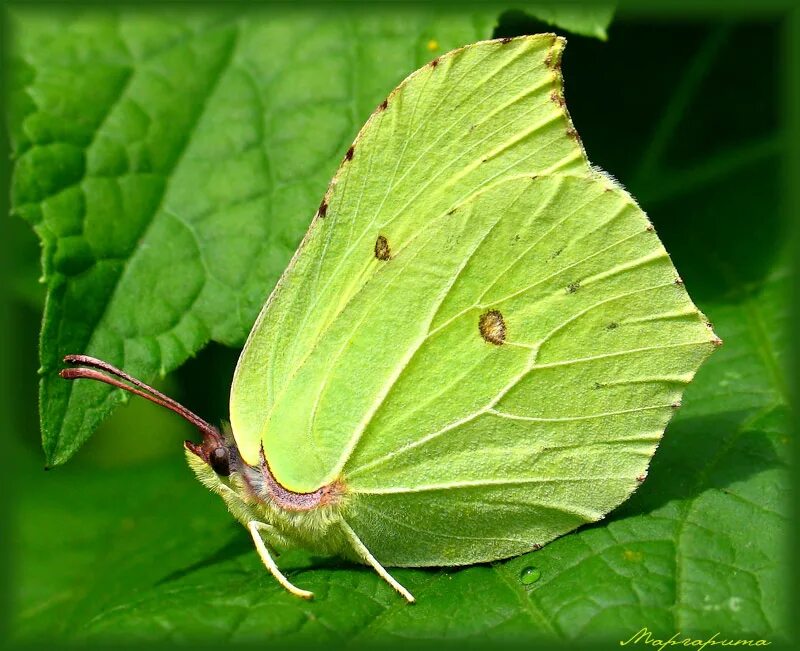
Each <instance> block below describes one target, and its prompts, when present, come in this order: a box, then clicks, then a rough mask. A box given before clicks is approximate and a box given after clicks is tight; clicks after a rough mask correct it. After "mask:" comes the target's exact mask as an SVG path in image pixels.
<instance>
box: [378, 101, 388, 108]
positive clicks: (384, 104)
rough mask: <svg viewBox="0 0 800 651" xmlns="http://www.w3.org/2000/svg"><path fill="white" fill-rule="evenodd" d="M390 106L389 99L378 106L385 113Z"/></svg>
mask: <svg viewBox="0 0 800 651" xmlns="http://www.w3.org/2000/svg"><path fill="white" fill-rule="evenodd" d="M388 106H389V100H388V99H385V100H383V101H382V102H381V103H380V106H378V108H379V109H380V110H381V111H385V110H386V109H387V108H388Z"/></svg>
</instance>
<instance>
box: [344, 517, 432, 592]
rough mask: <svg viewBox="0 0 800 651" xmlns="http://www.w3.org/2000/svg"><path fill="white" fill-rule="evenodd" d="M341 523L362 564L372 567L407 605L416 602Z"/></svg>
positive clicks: (346, 525) (353, 533) (354, 533)
mask: <svg viewBox="0 0 800 651" xmlns="http://www.w3.org/2000/svg"><path fill="white" fill-rule="evenodd" d="M341 523H342V528H343V529H344V532H345V533H346V534H347V537H348V538H349V539H350V542H352V543H353V547H355V550H356V552H357V553H358V555H359V556H360V557H361V558H362V559H363V560H364V562H365V563H367V565H370V566H372V569H374V570H375V571H376V572H377V573H378V576H380V577H381V578H382V579H383V580H384V581H386V583H388V584H389V585H390V586H392V587H393V588H394V589H395V590H397V591H398V592H399V593H400V594H401V595H403V597H405V599H406V601H408V603H410V604H413V603H414V601H416V600H415V599H414V595H412V594H411V593H410V592H409V591H408V590H406V589H405V588H404V587H403V586H402V585H400V584H399V583H398V582H397V581H396V580H395V579H394V578H393V577H392V575H391V574H389V573H388V572H387V571H386V568H384V567H383V565H381V564H380V563H379V562H378V561H377V559H376V558H375V557H374V556H373V555H372V554H370V552H369V550H368V549H367V547H366V545H364V543H363V542H361V539H360V538H359V537H358V536H357V535H356V532H355V531H353V530H352V529H351V528H350V525H349V524H347V523H346V522H345V521H344V520H342V521H341Z"/></svg>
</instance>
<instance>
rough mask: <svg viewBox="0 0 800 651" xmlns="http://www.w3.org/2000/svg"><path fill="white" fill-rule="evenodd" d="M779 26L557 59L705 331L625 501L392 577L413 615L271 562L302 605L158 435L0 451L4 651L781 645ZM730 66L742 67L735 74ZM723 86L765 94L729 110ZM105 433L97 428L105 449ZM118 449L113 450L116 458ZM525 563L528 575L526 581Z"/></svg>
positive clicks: (372, 583) (626, 42)
mask: <svg viewBox="0 0 800 651" xmlns="http://www.w3.org/2000/svg"><path fill="white" fill-rule="evenodd" d="M777 36H778V32H777V30H776V29H775V27H774V26H769V25H765V24H747V25H742V26H740V27H738V28H736V29H732V30H728V31H724V30H722V31H718V30H715V29H709V28H708V27H707V26H703V25H694V26H692V27H686V26H685V25H681V26H674V25H673V26H670V25H664V24H662V23H659V24H646V25H643V24H642V23H641V22H636V23H634V24H627V25H626V24H620V26H619V30H618V31H617V33H616V34H615V38H614V39H613V40H612V41H611V42H610V43H609V44H600V43H597V42H595V41H587V42H586V43H583V44H582V43H580V42H579V41H578V40H575V41H573V42H571V43H570V46H569V48H568V55H567V57H566V59H565V66H566V71H565V75H566V77H567V79H568V80H569V85H568V88H567V93H568V101H569V105H570V109H571V113H572V115H573V117H574V119H575V122H576V124H577V126H578V128H579V130H580V132H581V135H582V136H583V139H584V142H585V143H586V145H587V149H588V151H589V152H590V153H591V154H592V158H593V160H594V161H595V162H597V163H599V164H600V165H602V166H603V167H605V168H606V169H608V170H609V171H611V172H613V173H614V174H615V175H617V176H618V177H619V178H620V179H623V180H629V179H630V189H631V191H632V192H633V194H634V195H635V196H637V198H639V199H640V201H641V203H642V205H643V206H644V207H645V208H646V209H647V211H648V213H649V215H650V216H651V218H653V220H654V221H655V223H656V227H657V230H658V233H659V236H660V237H661V238H662V239H663V241H664V243H665V246H666V248H667V250H668V251H670V253H671V256H672V258H673V261H674V263H675V266H676V267H677V268H678V270H679V271H680V272H681V275H682V277H683V279H684V280H685V283H686V287H687V288H688V289H689V291H690V294H691V295H692V298H693V299H694V300H695V301H696V302H697V304H698V305H699V306H700V307H701V309H703V311H704V312H705V313H706V314H707V315H708V316H709V318H710V319H711V320H712V321H713V323H714V327H715V330H716V331H717V333H718V334H719V335H720V336H721V337H722V338H723V339H724V340H725V344H724V346H723V347H722V349H721V350H720V351H718V352H717V353H715V354H714V355H713V356H712V357H711V359H710V360H709V361H708V363H707V364H705V365H704V366H703V368H702V369H701V371H700V372H699V373H698V375H697V377H696V379H695V380H694V382H693V383H692V384H691V385H690V387H689V389H688V390H687V392H686V393H685V395H684V404H683V407H682V408H681V409H680V410H679V412H678V414H677V415H676V417H675V418H674V419H673V421H672V422H671V424H670V426H669V427H668V429H667V432H666V434H665V438H664V440H663V442H662V444H661V446H660V447H659V450H658V451H657V453H656V455H655V457H654V460H653V464H652V466H651V470H650V473H649V477H648V479H647V481H645V482H644V484H643V485H642V487H641V488H640V489H639V491H638V492H637V493H636V494H635V495H634V497H633V498H632V499H631V500H629V501H628V502H626V503H625V505H624V506H623V507H621V508H620V509H618V510H617V511H615V512H613V513H612V514H611V515H610V516H609V517H608V518H607V519H606V520H605V521H603V522H601V523H599V524H596V525H593V526H591V527H587V528H584V529H581V530H579V531H578V532H576V533H574V534H570V535H568V536H565V537H563V538H560V539H558V540H557V541H555V542H553V543H551V544H549V545H547V546H546V547H545V548H544V549H542V550H540V551H538V552H534V553H532V554H529V555H526V556H523V557H519V558H516V559H513V560H511V561H508V562H505V563H496V564H493V565H491V566H474V567H469V568H465V569H461V570H454V571H449V570H448V571H443V570H395V571H393V573H395V574H396V576H397V578H398V579H399V580H400V581H401V582H402V583H403V584H405V585H406V586H407V587H408V588H409V589H410V590H412V592H414V594H415V596H417V598H418V603H417V604H416V605H415V606H412V607H409V606H407V605H405V604H404V603H403V601H402V600H401V599H400V598H399V597H397V595H395V594H394V593H393V592H392V590H391V588H389V587H388V586H386V585H384V584H383V583H382V582H381V580H380V579H379V578H378V577H377V576H375V575H374V574H373V573H372V572H370V570H368V569H367V568H361V567H354V566H351V565H347V564H344V563H341V562H339V561H331V560H319V559H310V558H308V557H306V556H304V555H302V554H297V553H289V554H285V555H284V556H282V557H281V559H280V561H279V562H280V564H281V566H282V567H284V568H287V572H288V575H289V577H290V578H291V579H293V580H295V581H296V582H297V583H298V584H300V585H302V586H303V587H306V588H309V589H312V590H314V591H315V592H316V593H317V599H316V600H315V601H314V602H310V603H306V602H302V601H300V600H297V599H295V598H293V597H292V596H291V595H288V594H286V593H285V592H283V590H282V589H281V588H280V587H279V586H278V585H276V584H275V582H274V580H273V579H272V578H271V577H270V576H268V575H267V574H266V572H265V571H264V569H263V567H262V566H261V565H260V562H259V560H258V558H257V556H256V555H255V553H254V552H253V550H252V546H251V543H250V541H249V538H248V536H247V533H246V532H245V531H244V530H243V529H242V528H241V527H240V526H238V525H236V524H235V523H234V522H233V521H232V519H231V518H230V516H229V515H228V514H227V513H226V512H225V510H224V507H223V506H222V504H221V503H220V501H219V499H218V498H216V497H215V496H213V495H211V494H209V493H208V492H207V491H205V490H204V489H203V488H202V487H200V486H198V485H197V482H196V481H194V479H193V478H192V477H191V475H190V473H189V472H188V470H187V469H186V468H185V467H184V464H183V461H182V459H181V458H180V456H181V455H180V453H179V451H178V449H177V448H178V442H177V441H176V443H175V450H174V451H173V454H172V455H171V456H170V457H169V461H163V462H156V461H151V462H150V463H148V464H147V465H146V466H142V465H136V464H134V465H130V466H128V467H125V466H123V465H119V466H116V467H114V468H113V469H112V468H105V469H103V468H99V467H97V466H95V465H91V464H90V463H89V460H88V459H87V458H86V455H81V458H79V459H78V460H77V462H76V463H75V464H74V465H73V464H70V466H69V467H67V468H64V469H60V470H57V471H54V472H50V473H42V472H41V470H40V463H39V461H38V459H37V457H36V455H35V454H34V452H32V451H27V452H25V451H24V450H19V452H18V451H17V449H16V448H10V452H11V453H12V454H13V457H14V459H15V463H14V466H15V468H14V470H16V471H17V475H16V482H15V484H14V488H15V490H16V491H17V496H18V499H17V504H16V505H15V506H16V508H15V509H14V512H13V520H12V528H13V530H14V531H15V532H16V536H15V539H16V543H15V545H14V546H15V548H16V549H15V577H14V578H15V583H16V586H15V590H14V603H13V608H12V613H11V616H12V622H13V637H14V639H16V640H24V641H28V642H35V641H41V640H42V639H54V640H74V641H98V642H99V641H102V642H109V641H110V640H117V641H120V642H126V643H131V642H135V641H137V640H159V641H160V640H169V641H177V642H181V641H191V642H193V643H198V644H200V643H205V644H214V643H229V642H237V641H244V640H248V641H258V642H261V641H263V640H265V639H269V640H274V641H275V642H278V643H279V642H283V643H286V642H289V641H298V640H301V641H314V642H317V643H320V642H323V643H328V644H330V645H334V644H336V643H346V642H351V641H356V642H363V643H365V644H368V643H370V642H372V643H373V644H374V643H375V642H376V641H384V640H387V639H388V640H397V641H398V642H399V643H407V642H409V641H414V640H419V639H431V640H436V641H437V644H439V643H440V641H442V640H453V641H456V642H458V641H460V640H465V639H469V640H474V641H476V642H478V643H480V641H482V640H483V641H484V642H485V641H486V640H491V641H493V642H497V641H500V642H502V641H523V642H524V644H526V645H531V644H534V643H535V642H536V641H539V640H540V639H541V638H543V637H544V638H557V639H563V640H568V641H569V640H572V641H575V642H576V643H579V644H581V646H585V644H586V643H587V642H588V641H591V640H593V639H599V640H602V641H603V642H604V643H606V644H607V645H609V646H617V645H618V642H619V640H626V639H628V638H629V637H630V636H631V635H633V634H634V633H635V632H636V631H638V630H639V629H641V628H642V627H643V626H647V627H648V628H649V629H650V630H651V631H653V633H654V635H655V636H660V637H662V638H667V639H668V638H669V637H670V636H671V635H672V634H673V633H675V632H678V631H680V632H681V633H682V634H685V635H692V636H701V635H705V636H709V635H711V634H713V633H716V632H719V634H720V635H719V637H720V638H726V639H738V638H745V637H751V638H765V639H767V640H770V641H772V642H773V643H777V642H778V641H780V640H781V639H785V638H786V636H787V635H788V633H789V625H788V622H787V618H786V610H787V609H786V604H787V603H788V595H787V588H788V585H787V582H786V581H785V580H784V578H785V577H786V576H788V575H789V572H790V567H789V563H788V561H787V544H786V542H787V536H788V533H789V522H788V514H789V511H790V508H789V494H790V493H789V482H788V465H787V464H788V459H789V456H790V454H789V448H790V446H791V443H790V439H789V429H788V422H787V421H788V420H789V418H790V414H789V410H788V399H787V388H786V374H785V370H784V367H785V365H786V364H787V363H788V347H789V346H788V344H789V331H788V327H787V326H788V322H787V319H788V311H789V309H788V291H787V290H788V287H789V285H790V282H791V278H790V274H789V268H790V266H789V256H788V255H787V253H786V251H785V250H783V249H782V247H781V246H780V245H779V243H780V242H782V241H784V240H785V235H786V227H785V225H784V224H782V223H781V221H780V220H779V219H778V213H777V209H776V207H775V206H776V205H777V201H773V200H772V199H770V201H769V202H767V203H765V199H764V198H765V197H769V198H775V197H779V196H780V193H781V187H780V185H779V182H780V178H781V175H780V167H779V162H780V160H781V159H780V156H781V154H782V152H783V149H782V147H783V144H782V143H784V142H786V141H785V139H784V138H783V134H782V133H781V132H780V131H779V129H778V121H777V118H776V116H775V108H774V107H775V106H776V105H778V103H777V100H776V98H777V96H778V95H777V84H778V81H779V80H778V79H777V75H776V74H773V72H772V71H773V67H772V62H773V61H775V60H776V57H777V49H776V48H777V45H776V44H778V43H779V42H780V39H778V38H777ZM632 52H635V53H636V56H635V57H631V56H630V53H632ZM665 52H669V53H670V56H669V57H665V56H664V53H665ZM745 69H757V70H760V71H762V74H758V75H754V76H753V77H752V78H750V77H749V78H746V79H744V78H743V77H742V76H741V71H742V70H745ZM598 70H602V71H603V75H602V79H599V76H598V74H597V71H598ZM731 78H734V79H736V80H737V84H733V85H732V84H731V83H730V79H731ZM609 81H612V82H613V83H615V84H617V85H618V87H619V88H623V87H625V88H627V87H635V89H636V93H637V95H636V101H622V100H621V99H620V98H621V97H622V95H621V94H620V95H614V96H612V97H608V96H607V95H603V94H602V93H600V92H599V91H601V90H602V88H604V86H603V85H604V84H607V83H609ZM742 92H746V93H747V95H748V96H750V97H753V98H761V99H763V101H759V102H755V101H754V102H742V101H739V100H740V98H741V94H742ZM654 133H655V134H656V135H657V137H655V138H651V137H649V135H648V134H651V135H652V134H654ZM651 143H655V144H656V146H651ZM658 143H661V144H658ZM647 160H650V161H651V162H650V163H649V164H648V165H647V166H644V165H641V163H642V161H647ZM642 167H643V168H645V169H644V171H640V173H639V175H636V172H637V171H638V170H640V168H642ZM648 169H649V171H648ZM637 176H638V178H637ZM326 181H327V178H325V179H324V180H322V181H321V183H322V185H323V186H324V183H325V182H326ZM315 206H316V202H315V204H314V207H315ZM312 210H313V208H312ZM754 225H755V227H754ZM207 362H208V360H207V359H204V358H198V359H197V360H195V362H193V368H192V373H191V376H190V377H189V378H188V379H189V380H194V381H195V383H196V386H195V388H194V389H193V391H194V392H196V393H198V394H199V395H203V394H202V391H207V390H208V389H207V386H208V385H214V383H216V385H215V386H216V390H217V391H218V392H223V393H225V394H227V389H228V383H229V373H227V372H226V373H215V372H211V369H216V368H217V366H212V365H210V364H208V363H207ZM195 364H196V365H195ZM230 368H232V363H231V366H230ZM230 368H229V369H227V371H229V370H230ZM201 371H202V372H201ZM184 379H186V378H184ZM14 395H16V394H14ZM153 409H155V408H154V407H153ZM127 412H128V409H125V410H121V411H120V413H119V416H120V418H122V417H125V416H127ZM137 424H138V420H136V419H135V418H134V419H132V420H131V421H129V425H131V426H133V427H135V426H136V425H137ZM112 434H113V433H112V432H110V431H109V432H106V433H101V434H100V435H99V436H101V437H105V436H108V437H109V438H108V439H103V440H102V443H103V445H109V446H110V445H111V440H110V438H111V435H112ZM117 434H121V432H119V431H118V432H117ZM134 444H136V440H135V439H134V438H133V437H131V436H127V437H124V438H120V440H119V448H118V453H117V454H118V455H119V457H120V458H122V459H124V457H125V455H126V453H127V449H128V448H129V447H130V446H131V445H134ZM531 567H533V568H536V570H538V573H539V574H540V578H539V579H538V580H536V581H534V582H532V583H526V582H524V581H522V580H521V578H520V577H521V575H522V574H523V572H524V571H525V570H526V569H528V568H531ZM525 576H526V577H529V578H528V579H526V581H529V580H530V577H535V576H536V572H533V573H525Z"/></svg>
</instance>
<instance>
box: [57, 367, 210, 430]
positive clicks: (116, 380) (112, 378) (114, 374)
mask: <svg viewBox="0 0 800 651" xmlns="http://www.w3.org/2000/svg"><path fill="white" fill-rule="evenodd" d="M64 362H66V363H67V364H80V365H81V366H80V367H78V368H65V369H62V370H61V372H60V373H59V375H60V376H61V377H62V378H64V379H65V380H81V379H85V380H97V381H98V382H103V383H104V384H110V385H111V386H113V387H117V388H118V389H123V390H124V391H127V392H128V393H133V394H135V395H137V396H141V397H142V398H145V399H147V400H149V401H150V402H153V403H155V404H157V405H161V406H162V407H166V408H167V409H169V410H170V411H174V412H175V413H176V414H178V415H179V416H182V417H183V418H185V419H186V420H187V421H189V422H190V423H191V424H192V425H194V426H195V427H197V429H199V430H200V431H201V432H202V433H203V434H208V435H211V436H216V437H219V432H218V431H217V428H216V427H214V426H213V425H211V424H209V423H208V422H206V421H205V420H203V419H202V418H200V416H198V415H197V414H195V413H194V412H192V411H190V410H188V409H187V408H186V407H184V406H183V405H182V404H180V403H179V402H176V401H175V400H173V399H172V398H170V397H169V396H165V395H164V394H163V393H161V392H160V391H158V390H157V389H154V388H153V387H151V386H150V385H148V384H145V383H144V382H142V381H141V380H137V379H136V378H135V377H133V376H131V375H128V374H127V373H125V371H121V370H120V369H118V368H117V367H116V366H112V365H111V364H109V363H108V362H104V361H103V360H101V359H96V358H94V357H89V356H88V355H67V356H66V357H65V358H64ZM86 367H88V368H86ZM123 380H124V381H123ZM126 382H127V383H128V384H126ZM131 385H133V386H131Z"/></svg>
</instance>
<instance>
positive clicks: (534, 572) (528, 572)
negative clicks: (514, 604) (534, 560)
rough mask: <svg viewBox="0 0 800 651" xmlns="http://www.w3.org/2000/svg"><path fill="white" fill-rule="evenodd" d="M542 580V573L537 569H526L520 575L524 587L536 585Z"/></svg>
mask: <svg viewBox="0 0 800 651" xmlns="http://www.w3.org/2000/svg"><path fill="white" fill-rule="evenodd" d="M540 578H542V571H541V570H540V569H539V568H537V567H526V568H525V569H524V570H522V572H520V573H519V580H520V581H521V582H522V585H531V584H532V583H536V582H537V581H538V580H539V579H540Z"/></svg>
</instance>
